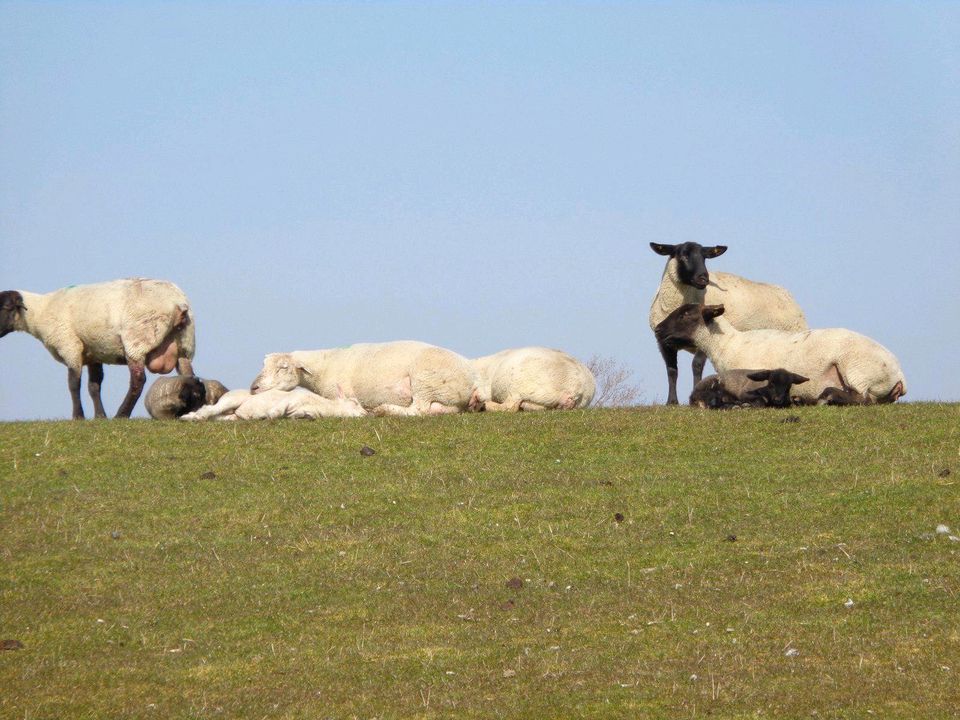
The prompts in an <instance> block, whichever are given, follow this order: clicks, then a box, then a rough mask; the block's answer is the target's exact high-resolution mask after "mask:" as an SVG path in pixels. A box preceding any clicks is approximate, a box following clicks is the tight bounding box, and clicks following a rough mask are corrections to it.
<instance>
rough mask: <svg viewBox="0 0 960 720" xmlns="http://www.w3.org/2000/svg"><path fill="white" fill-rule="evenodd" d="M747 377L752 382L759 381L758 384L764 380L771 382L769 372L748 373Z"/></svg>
mask: <svg viewBox="0 0 960 720" xmlns="http://www.w3.org/2000/svg"><path fill="white" fill-rule="evenodd" d="M747 377H748V378H749V379H750V380H756V381H758V382H760V381H763V380H769V379H770V371H769V370H758V371H757V372H752V373H748V374H747Z"/></svg>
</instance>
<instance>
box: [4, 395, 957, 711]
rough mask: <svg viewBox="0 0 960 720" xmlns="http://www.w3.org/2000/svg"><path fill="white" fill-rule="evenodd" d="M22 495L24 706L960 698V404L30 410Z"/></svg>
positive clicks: (364, 706) (11, 600) (16, 455)
mask: <svg viewBox="0 0 960 720" xmlns="http://www.w3.org/2000/svg"><path fill="white" fill-rule="evenodd" d="M364 445H366V446H369V447H370V448H372V449H373V450H374V451H375V454H372V455H363V454H361V452H360V450H361V448H362V447H363V446H364ZM0 503H2V507H0V640H3V641H11V642H6V643H5V647H6V646H13V647H14V648H15V649H9V650H3V651H0V717H3V718H31V719H32V718H186V717H195V718H207V717H231V718H232V717H243V718H248V717H249V718H264V717H266V718H327V717H329V718H354V717H356V718H363V719H367V718H400V717H423V718H440V717H458V718H464V717H465V718H469V717H477V718H481V717H482V718H495V717H531V718H549V717H598V718H609V717H630V718H638V717H663V718H687V717H701V716H708V715H709V716H712V717H721V718H746V717H750V718H755V717H760V718H766V717H785V718H793V717H797V718H800V717H803V718H809V717H821V718H826V717H842V718H860V717H878V718H946V717H958V716H960V541H955V540H951V539H950V538H949V537H948V535H947V534H945V533H937V532H936V528H937V525H938V524H941V523H943V524H946V525H949V526H950V528H951V532H952V533H955V534H957V535H960V405H934V404H906V405H904V404H899V405H894V406H882V407H868V408H801V409H797V410H795V411H728V412H714V413H705V412H701V411H696V410H692V409H690V408H639V409H632V410H588V411H574V412H568V413H549V414H546V413H545V414H523V415H518V416H506V415H502V414H497V415H469V416H450V417H438V418H408V419H391V418H369V419H360V420H326V421H316V422H307V421H278V422H265V423H248V424H241V423H210V424H200V425H193V424H183V423H179V424H178V423H173V422H170V423H161V422H155V421H126V422H124V421H87V422H55V423H9V424H0ZM851 601H852V602H851ZM13 641H15V642H13ZM21 645H22V647H20V646H21Z"/></svg>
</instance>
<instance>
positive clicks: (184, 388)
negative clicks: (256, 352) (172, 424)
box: [143, 375, 227, 420]
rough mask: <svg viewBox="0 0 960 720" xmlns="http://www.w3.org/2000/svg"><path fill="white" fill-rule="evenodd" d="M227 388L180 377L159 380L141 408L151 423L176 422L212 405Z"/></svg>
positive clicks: (187, 376)
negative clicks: (150, 418) (190, 413)
mask: <svg viewBox="0 0 960 720" xmlns="http://www.w3.org/2000/svg"><path fill="white" fill-rule="evenodd" d="M226 392H227V388H226V387H224V385H223V384H222V383H220V382H218V381H216V380H202V379H201V378H198V377H195V376H190V375H180V376H178V377H159V378H157V379H156V380H155V381H154V382H153V385H151V386H150V389H149V390H147V396H146V397H145V398H144V400H143V405H144V407H145V408H146V409H147V413H148V414H149V415H150V417H152V418H154V419H155V420H176V419H177V418H178V417H180V416H182V415H186V414H187V413H189V412H193V411H194V410H197V409H199V408H201V407H203V406H204V405H213V404H214V403H215V402H217V400H219V399H220V398H221V397H222V396H223V395H224V393H226Z"/></svg>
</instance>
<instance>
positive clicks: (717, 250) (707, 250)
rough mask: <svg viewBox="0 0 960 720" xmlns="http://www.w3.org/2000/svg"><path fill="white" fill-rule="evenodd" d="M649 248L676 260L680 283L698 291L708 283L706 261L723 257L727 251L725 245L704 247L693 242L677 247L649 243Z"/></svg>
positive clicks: (708, 274)
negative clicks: (719, 256)
mask: <svg viewBox="0 0 960 720" xmlns="http://www.w3.org/2000/svg"><path fill="white" fill-rule="evenodd" d="M650 247H651V248H652V249H653V251H654V252H655V253H657V254H658V255H665V256H667V257H672V258H676V260H677V272H678V273H679V275H680V281H681V282H682V283H684V284H686V285H692V286H693V287H695V288H697V289H699V290H703V289H704V288H705V287H706V286H707V285H708V284H709V283H710V273H709V272H707V262H706V261H707V259H708V258H715V257H717V256H718V255H723V254H724V253H725V252H726V251H727V246H726V245H714V246H713V247H704V246H703V245H701V244H700V243H695V242H685V243H681V244H679V245H661V244H660V243H650Z"/></svg>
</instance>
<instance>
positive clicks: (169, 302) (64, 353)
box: [0, 278, 195, 419]
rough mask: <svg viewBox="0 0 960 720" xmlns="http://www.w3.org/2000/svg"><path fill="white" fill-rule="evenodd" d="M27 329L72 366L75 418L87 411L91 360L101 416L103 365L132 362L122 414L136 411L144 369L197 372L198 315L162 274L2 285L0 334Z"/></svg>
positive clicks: (69, 383) (92, 385) (93, 391)
mask: <svg viewBox="0 0 960 720" xmlns="http://www.w3.org/2000/svg"><path fill="white" fill-rule="evenodd" d="M13 331H22V332H28V333H30V334H31V335H33V336H34V337H35V338H37V339H38V340H40V342H42V343H43V344H44V346H45V347H46V348H47V350H48V351H49V352H50V354H51V355H52V356H53V358H54V359H55V360H56V361H57V362H60V363H63V364H64V365H66V366H67V386H68V387H69V389H70V397H71V399H72V401H73V418H74V419H82V418H83V416H84V415H83V406H82V404H81V402H80V374H81V372H82V371H83V366H84V365H86V366H87V372H88V383H87V385H88V387H87V389H88V391H89V393H90V397H91V399H92V400H93V406H94V415H95V417H98V418H102V417H106V413H105V412H104V409H103V403H102V401H101V399H100V384H101V382H102V381H103V365H104V363H106V364H109V365H124V364H125V365H126V366H127V367H128V368H129V370H130V386H129V389H128V390H127V394H126V397H124V399H123V402H122V403H121V405H120V408H119V409H118V410H117V415H116V417H118V418H126V417H130V413H131V412H133V408H134V406H135V405H136V404H137V400H138V399H139V397H140V394H141V393H142V392H143V386H144V383H145V382H146V370H149V371H150V372H153V373H158V374H160V375H165V374H166V373H169V372H170V371H171V370H173V369H174V368H176V369H177V372H178V373H179V374H181V375H193V366H192V364H191V362H190V361H191V359H192V358H193V355H194V350H195V347H194V346H195V341H194V318H193V314H192V312H191V310H190V304H189V302H188V301H187V296H186V295H184V294H183V291H182V290H180V288H178V287H177V286H176V285H174V284H173V283H170V282H166V281H163V280H148V279H146V278H130V279H126V280H112V281H109V282H104V283H97V284H94V285H72V286H70V287H67V288H63V289H62V290H56V291H54V292H51V293H47V294H38V293H32V292H27V291H25V290H5V291H3V292H0V337H2V336H4V335H6V334H7V333H10V332H13Z"/></svg>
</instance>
